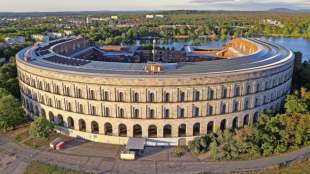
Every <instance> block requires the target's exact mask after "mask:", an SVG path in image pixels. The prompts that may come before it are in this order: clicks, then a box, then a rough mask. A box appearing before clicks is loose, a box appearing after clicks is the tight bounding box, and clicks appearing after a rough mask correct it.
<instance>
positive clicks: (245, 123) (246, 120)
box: [243, 115, 249, 126]
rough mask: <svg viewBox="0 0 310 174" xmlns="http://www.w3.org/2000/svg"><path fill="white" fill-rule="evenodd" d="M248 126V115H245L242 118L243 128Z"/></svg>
mask: <svg viewBox="0 0 310 174" xmlns="http://www.w3.org/2000/svg"><path fill="white" fill-rule="evenodd" d="M247 125H249V115H245V116H244V118H243V126H247Z"/></svg>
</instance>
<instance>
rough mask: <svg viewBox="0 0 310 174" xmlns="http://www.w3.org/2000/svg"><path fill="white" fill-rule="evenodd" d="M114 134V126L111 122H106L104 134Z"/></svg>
mask: <svg viewBox="0 0 310 174" xmlns="http://www.w3.org/2000/svg"><path fill="white" fill-rule="evenodd" d="M112 134H113V128H112V124H111V123H105V124H104V135H109V136H111V135H112Z"/></svg>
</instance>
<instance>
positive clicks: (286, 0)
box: [0, 0, 310, 12]
mask: <svg viewBox="0 0 310 174" xmlns="http://www.w3.org/2000/svg"><path fill="white" fill-rule="evenodd" d="M0 4H1V5H0V11H2V12H3V11H14V12H16V11H17V12H25V11H80V10H175V9H196V10H266V9H270V8H293V9H300V8H301V9H310V0H255V1H253V0H252V1H251V0H0Z"/></svg>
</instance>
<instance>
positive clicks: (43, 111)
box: [41, 109, 46, 118]
mask: <svg viewBox="0 0 310 174" xmlns="http://www.w3.org/2000/svg"><path fill="white" fill-rule="evenodd" d="M41 116H42V117H44V118H46V112H45V110H44V109H41Z"/></svg>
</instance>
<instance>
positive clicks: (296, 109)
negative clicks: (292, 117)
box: [284, 95, 308, 114]
mask: <svg viewBox="0 0 310 174" xmlns="http://www.w3.org/2000/svg"><path fill="white" fill-rule="evenodd" d="M284 108H285V110H286V113H290V114H291V113H306V112H307V111H308V106H307V104H306V103H305V102H304V101H303V100H302V99H299V98H298V97H297V96H295V95H288V96H287V98H286V102H285V105H284Z"/></svg>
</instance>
